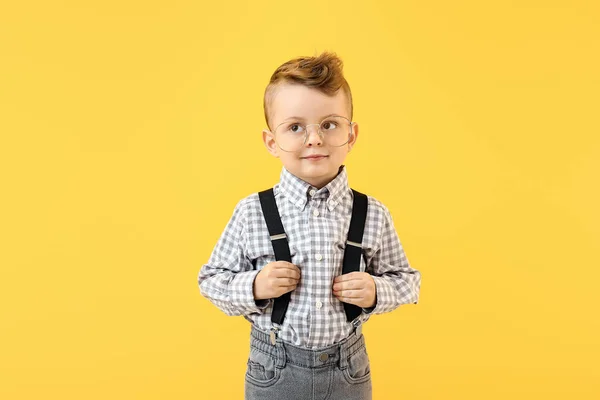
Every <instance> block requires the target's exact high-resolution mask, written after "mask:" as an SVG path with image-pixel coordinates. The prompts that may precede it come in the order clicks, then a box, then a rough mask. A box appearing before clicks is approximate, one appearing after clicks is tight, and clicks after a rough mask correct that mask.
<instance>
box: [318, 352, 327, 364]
mask: <svg viewBox="0 0 600 400" xmlns="http://www.w3.org/2000/svg"><path fill="white" fill-rule="evenodd" d="M328 358H329V354H327V353H321V355H320V356H319V360H321V361H323V362H325V361H327V359H328Z"/></svg>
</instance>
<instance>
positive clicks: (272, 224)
mask: <svg viewBox="0 0 600 400" xmlns="http://www.w3.org/2000/svg"><path fill="white" fill-rule="evenodd" d="M352 193H353V194H354V200H353V204H352V218H351V219H350V228H349V230H348V239H347V241H346V248H345V250H344V263H343V267H342V274H347V273H349V272H353V271H359V270H360V258H361V257H362V238H363V233H364V230H365V221H366V219H367V205H368V199H367V196H366V195H364V194H362V193H360V192H357V191H356V190H354V189H352ZM258 197H259V199H260V206H261V208H262V212H263V215H264V217H265V222H266V223H267V228H268V230H269V235H270V237H271V244H272V245H273V250H274V252H275V259H276V260H277V261H288V262H292V257H291V255H290V247H289V244H288V241H287V235H286V234H285V231H284V230H283V224H282V223H281V218H280V216H279V210H278V209H277V203H276V202H275V195H274V193H273V189H272V188H271V189H267V190H264V191H262V192H259V193H258ZM291 295H292V292H287V293H285V294H283V295H281V296H279V297H277V298H276V299H275V300H274V304H273V312H272V314H271V322H272V323H273V324H274V326H276V327H279V326H280V325H281V323H282V322H283V319H284V317H285V313H286V311H287V308H288V304H289V302H290V297H291ZM344 311H345V312H346V319H347V320H348V322H354V320H355V319H356V317H358V316H359V315H360V314H361V313H362V309H361V308H360V307H359V306H357V305H354V304H348V303H344ZM277 329H278V328H277ZM277 329H276V330H277ZM271 342H272V343H273V344H275V343H274V342H275V336H274V332H273V331H271Z"/></svg>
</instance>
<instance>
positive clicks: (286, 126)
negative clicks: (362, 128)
mask: <svg viewBox="0 0 600 400" xmlns="http://www.w3.org/2000/svg"><path fill="white" fill-rule="evenodd" d="M311 125H317V126H318V129H317V132H318V133H319V136H321V139H322V140H323V142H324V144H327V145H329V146H334V147H340V146H343V145H345V144H346V143H348V142H349V141H350V138H351V137H352V122H350V120H349V119H348V118H346V117H342V116H339V115H332V116H329V117H326V118H325V119H324V120H323V121H321V123H320V124H308V125H306V124H302V123H300V122H297V121H293V120H292V121H287V122H282V123H281V124H279V125H277V127H276V128H275V130H274V131H273V135H274V136H275V142H276V143H277V146H279V148H280V149H281V150H283V151H288V152H292V151H298V150H300V149H301V148H302V146H304V145H305V144H306V142H307V141H308V136H309V133H308V127H309V126H311Z"/></svg>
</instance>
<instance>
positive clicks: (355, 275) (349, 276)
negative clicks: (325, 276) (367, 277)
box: [333, 272, 364, 283]
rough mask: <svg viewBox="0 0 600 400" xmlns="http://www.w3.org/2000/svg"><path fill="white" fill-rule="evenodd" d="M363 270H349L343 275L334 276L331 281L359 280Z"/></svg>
mask: <svg viewBox="0 0 600 400" xmlns="http://www.w3.org/2000/svg"><path fill="white" fill-rule="evenodd" d="M363 274H364V272H350V273H348V274H344V275H338V276H336V277H335V278H334V279H333V281H334V282H336V283H337V282H347V281H356V280H361V279H362V278H363Z"/></svg>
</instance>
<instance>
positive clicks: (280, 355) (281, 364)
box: [275, 340, 286, 368]
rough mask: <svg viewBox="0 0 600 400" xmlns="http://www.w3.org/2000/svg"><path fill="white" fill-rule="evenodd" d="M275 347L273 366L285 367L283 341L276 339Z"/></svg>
mask: <svg viewBox="0 0 600 400" xmlns="http://www.w3.org/2000/svg"><path fill="white" fill-rule="evenodd" d="M275 348H276V349H277V360H276V361H275V366H276V367H277V368H283V367H285V362H286V356H285V347H284V346H283V341H281V340H280V341H278V342H277V344H275Z"/></svg>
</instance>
